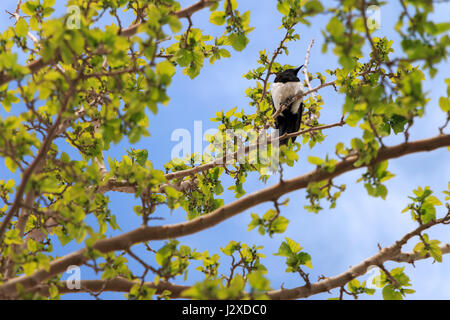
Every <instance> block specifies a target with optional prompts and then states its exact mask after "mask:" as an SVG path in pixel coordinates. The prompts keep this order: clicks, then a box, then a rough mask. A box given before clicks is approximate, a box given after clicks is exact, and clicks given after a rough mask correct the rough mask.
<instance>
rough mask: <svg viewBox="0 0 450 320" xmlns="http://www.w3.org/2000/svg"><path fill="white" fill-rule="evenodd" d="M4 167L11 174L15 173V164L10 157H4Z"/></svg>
mask: <svg viewBox="0 0 450 320" xmlns="http://www.w3.org/2000/svg"><path fill="white" fill-rule="evenodd" d="M5 165H6V167H7V168H8V169H9V170H10V171H11V172H12V173H14V172H16V169H17V164H16V163H15V162H14V160H13V159H11V158H10V157H5Z"/></svg>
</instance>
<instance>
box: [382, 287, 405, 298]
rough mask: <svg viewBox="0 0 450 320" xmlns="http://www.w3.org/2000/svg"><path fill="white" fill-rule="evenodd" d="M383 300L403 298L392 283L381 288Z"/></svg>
mask: <svg viewBox="0 0 450 320" xmlns="http://www.w3.org/2000/svg"><path fill="white" fill-rule="evenodd" d="M383 299H384V300H403V297H402V294H401V293H400V292H398V291H396V290H395V288H394V286H393V285H387V286H385V287H384V288H383Z"/></svg>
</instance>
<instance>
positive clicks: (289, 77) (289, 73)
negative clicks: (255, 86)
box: [275, 65, 303, 82]
mask: <svg viewBox="0 0 450 320" xmlns="http://www.w3.org/2000/svg"><path fill="white" fill-rule="evenodd" d="M301 68H303V65H301V66H300V67H298V68H296V69H286V70H284V71H281V72H278V73H277V74H276V77H275V82H289V81H299V79H298V77H297V74H298V72H299V71H300V69H301Z"/></svg>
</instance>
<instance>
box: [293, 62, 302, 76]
mask: <svg viewBox="0 0 450 320" xmlns="http://www.w3.org/2000/svg"><path fill="white" fill-rule="evenodd" d="M301 68H303V64H302V65H301V66H300V67H298V68H297V69H294V71H295V74H297V73H298V72H299V71H300V69H301Z"/></svg>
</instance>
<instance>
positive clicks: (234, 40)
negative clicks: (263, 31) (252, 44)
mask: <svg viewBox="0 0 450 320" xmlns="http://www.w3.org/2000/svg"><path fill="white" fill-rule="evenodd" d="M228 39H229V40H230V42H231V46H232V47H233V48H234V50H236V51H242V50H244V49H245V47H246V46H247V43H248V39H247V37H246V36H245V35H244V34H238V33H232V34H230V35H229V36H228Z"/></svg>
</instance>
